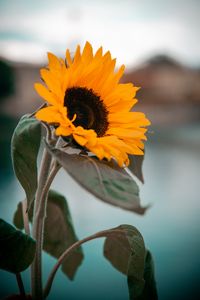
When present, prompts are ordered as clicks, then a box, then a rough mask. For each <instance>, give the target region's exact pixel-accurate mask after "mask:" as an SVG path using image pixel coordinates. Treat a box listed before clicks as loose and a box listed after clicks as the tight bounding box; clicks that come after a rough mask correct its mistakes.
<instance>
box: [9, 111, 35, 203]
mask: <svg viewBox="0 0 200 300" xmlns="http://www.w3.org/2000/svg"><path fill="white" fill-rule="evenodd" d="M40 141H41V124H40V122H39V121H37V120H36V119H34V118H31V117H29V115H25V116H23V117H22V118H21V119H20V121H19V123H18V125H17V127H16V128H15V131H14V133H13V137H12V141H11V155H12V162H13V168H14V171H15V174H16V176H17V178H18V180H19V182H20V183H21V185H22V187H23V188H24V190H25V193H26V198H27V201H28V203H30V202H32V200H33V199H34V197H35V192H36V189H37V156H38V151H39V147H40Z"/></svg>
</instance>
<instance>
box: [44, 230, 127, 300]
mask: <svg viewBox="0 0 200 300" xmlns="http://www.w3.org/2000/svg"><path fill="white" fill-rule="evenodd" d="M117 233H119V234H124V230H120V229H119V230H116V229H109V230H103V231H99V232H97V233H95V234H93V235H90V236H88V237H86V238H84V239H82V240H80V241H77V242H76V243H74V244H73V245H71V246H70V247H69V248H68V249H66V250H65V251H64V252H63V254H62V255H61V256H60V257H59V258H58V260H57V263H56V264H55V265H54V267H53V269H52V271H51V273H50V275H49V278H48V280H47V283H46V286H45V289H44V299H45V298H46V297H47V296H48V295H49V292H50V289H51V286H52V283H53V280H54V277H55V275H56V272H57V270H58V269H59V267H60V265H61V264H62V263H63V261H64V260H65V259H66V257H67V256H69V255H70V254H71V252H72V251H74V250H75V249H77V248H78V247H80V246H81V245H82V244H84V243H86V242H88V241H91V240H94V239H97V238H101V237H107V236H108V235H111V234H117Z"/></svg>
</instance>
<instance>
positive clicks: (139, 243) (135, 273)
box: [104, 225, 145, 299]
mask: <svg viewBox="0 0 200 300" xmlns="http://www.w3.org/2000/svg"><path fill="white" fill-rule="evenodd" d="M116 229H117V230H119V229H121V230H123V231H124V234H118V235H117V236H115V235H113V236H112V235H111V236H109V237H107V238H106V240H105V243H104V256H105V257H106V258H107V259H108V260H109V261H110V263H111V264H112V265H113V266H114V267H115V268H116V269H117V270H118V271H120V272H122V273H123V274H125V275H127V276H131V278H132V282H133V283H134V295H138V294H140V293H141V292H142V289H143V286H144V279H143V273H144V262H145V245H144V240H143V238H142V235H141V234H140V232H139V231H138V230H137V229H136V228H135V227H133V226H131V225H120V226H119V227H117V228H116ZM133 299H136V298H133Z"/></svg>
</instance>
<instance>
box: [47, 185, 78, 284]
mask: <svg viewBox="0 0 200 300" xmlns="http://www.w3.org/2000/svg"><path fill="white" fill-rule="evenodd" d="M77 240H78V239H77V236H76V234H75V231H74V228H73V223H72V218H71V214H70V211H69V208H68V205H67V201H66V199H65V197H63V196H62V195H61V194H59V193H57V192H55V191H50V193H49V197H48V206H47V219H46V221H45V238H44V250H45V251H46V252H48V253H49V254H51V255H52V256H54V257H56V258H58V257H59V256H60V255H61V254H62V253H63V252H64V251H65V250H66V249H67V248H69V247H70V246H71V245H72V244H74V243H75V242H76V241H77ZM82 260H83V252H82V249H81V248H79V249H77V251H74V252H73V253H72V254H71V256H69V257H68V258H67V259H66V260H65V261H64V262H63V264H62V271H63V272H64V273H65V274H66V275H67V276H68V277H69V278H70V279H73V278H74V275H75V273H76V270H77V268H78V267H79V265H80V264H81V263H82Z"/></svg>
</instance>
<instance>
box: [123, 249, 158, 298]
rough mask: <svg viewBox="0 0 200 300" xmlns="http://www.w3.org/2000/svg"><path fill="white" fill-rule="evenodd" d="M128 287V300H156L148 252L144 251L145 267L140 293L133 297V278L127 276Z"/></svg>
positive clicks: (154, 282)
mask: <svg viewBox="0 0 200 300" xmlns="http://www.w3.org/2000/svg"><path fill="white" fill-rule="evenodd" d="M128 287H129V296H130V300H132V299H137V300H157V299H158V294H157V289H156V281H155V275H154V263H153V258H152V255H151V253H150V251H149V250H147V251H146V257H145V267H144V287H143V289H142V293H139V295H138V296H136V295H135V278H134V277H133V276H132V275H128Z"/></svg>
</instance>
